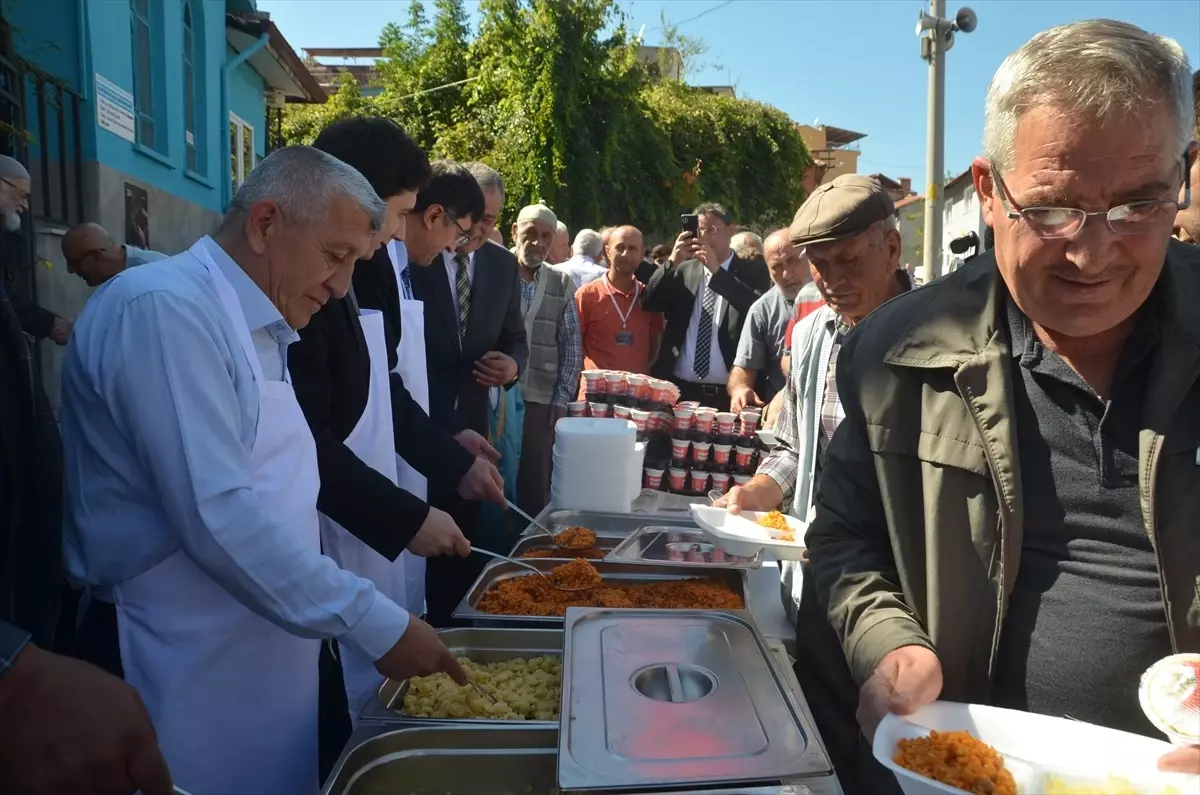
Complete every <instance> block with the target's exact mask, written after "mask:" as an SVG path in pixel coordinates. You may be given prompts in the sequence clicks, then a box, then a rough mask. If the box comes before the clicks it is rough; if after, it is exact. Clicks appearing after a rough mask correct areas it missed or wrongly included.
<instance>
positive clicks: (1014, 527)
mask: <svg viewBox="0 0 1200 795" xmlns="http://www.w3.org/2000/svg"><path fill="white" fill-rule="evenodd" d="M1190 84H1191V68H1190V67H1189V65H1188V62H1187V58H1186V56H1185V55H1184V53H1183V51H1182V49H1181V48H1180V47H1179V45H1178V44H1177V43H1176V42H1174V41H1172V40H1170V39H1167V38H1164V37H1161V36H1156V35H1153V34H1149V33H1146V32H1145V31H1142V30H1140V29H1138V28H1136V27H1134V26H1132V25H1128V24H1125V23H1120V22H1113V21H1109V20H1092V21H1085V22H1077V23H1072V24H1068V25H1063V26H1060V27H1056V28H1053V29H1051V30H1048V31H1045V32H1043V33H1040V34H1038V35H1037V36H1035V37H1034V38H1033V39H1031V40H1030V41H1029V42H1028V43H1027V44H1025V45H1023V46H1022V47H1021V48H1020V49H1018V50H1017V51H1016V52H1014V53H1013V54H1012V55H1010V56H1009V57H1008V58H1007V59H1006V60H1005V61H1004V63H1003V64H1002V65H1001V66H1000V69H999V71H998V72H997V74H996V76H995V78H994V79H993V81H992V84H991V88H990V89H989V91H988V96H987V112H986V122H985V129H984V149H985V154H986V156H985V157H980V158H977V159H976V160H975V162H974V164H973V167H972V171H973V177H974V182H975V188H976V191H977V193H978V194H979V197H980V202H981V205H982V211H983V217H984V220H985V221H986V223H987V224H988V225H989V226H991V227H992V228H993V229H994V230H995V248H994V249H993V250H992V251H988V252H986V253H984V254H981V255H980V256H979V257H978V258H977V259H976V260H974V261H973V263H972V267H970V268H964V269H962V270H959V271H956V272H954V273H952V274H950V275H949V276H947V277H946V278H944V279H942V280H939V281H937V282H935V283H933V284H931V285H929V286H926V287H924V288H922V289H921V290H917V291H914V292H912V293H910V294H908V295H906V296H901V297H899V298H897V299H896V300H893V301H891V302H890V303H888V304H885V305H884V306H882V307H881V308H879V309H878V310H876V311H875V313H873V314H872V315H871V316H869V317H868V318H867V319H866V320H864V321H863V323H862V324H861V325H860V326H859V327H858V328H857V329H856V330H855V331H854V332H853V333H851V334H850V335H848V337H847V338H846V341H845V343H844V345H843V347H842V350H841V356H840V357H839V359H838V379H837V380H838V391H839V395H840V397H841V401H842V407H843V410H844V413H845V419H844V420H843V421H842V423H841V425H840V426H839V428H838V430H837V432H836V433H835V434H834V436H833V438H832V440H831V441H830V443H829V445H828V448H827V450H826V456H825V460H824V466H823V469H822V478H821V485H820V489H819V492H818V495H817V501H816V509H815V515H814V519H813V521H812V523H811V524H810V525H809V527H808V530H807V534H806V543H807V546H808V549H809V553H810V556H811V563H810V575H811V576H812V577H813V578H814V579H815V581H816V582H815V586H816V592H817V594H818V595H819V598H820V600H821V602H822V604H823V605H824V606H825V608H826V613H827V616H828V618H829V620H830V623H831V624H832V626H833V627H834V630H835V631H836V632H837V633H838V635H839V637H840V640H841V642H842V647H843V650H844V652H845V654H846V659H847V661H848V663H849V666H850V670H851V672H852V673H853V675H854V678H855V680H856V682H857V684H858V685H859V687H860V690H859V705H858V710H857V717H858V720H859V723H860V726H861V727H862V729H863V731H864V732H865V733H866V734H867V736H868V737H871V736H872V735H873V734H874V731H875V729H876V727H877V725H878V723H879V721H880V720H881V719H882V718H883V717H884V715H885V714H887V713H889V712H893V713H900V714H908V713H911V712H912V711H914V710H916V709H918V708H919V707H921V706H923V705H925V704H928V703H930V702H932V701H934V700H935V699H943V700H950V701H962V702H973V703H982V704H992V705H994V706H1000V707H1008V708H1013V709H1018V710H1025V711H1029V712H1034V713H1040V714H1044V715H1052V716H1056V717H1064V716H1070V717H1072V718H1077V719H1079V720H1082V721H1087V722H1092V723H1097V724H1100V725H1103V726H1108V727H1111V728H1115V729H1121V730H1125V731H1130V732H1135V733H1139V734H1144V735H1148V736H1151V737H1158V738H1160V739H1161V733H1160V732H1159V731H1158V730H1157V729H1155V727H1154V726H1153V725H1152V724H1151V723H1150V721H1149V720H1148V719H1147V718H1146V716H1145V715H1144V714H1143V713H1142V709H1141V707H1140V706H1139V702H1138V682H1139V678H1140V677H1141V675H1142V673H1143V672H1144V671H1145V670H1146V669H1147V667H1149V666H1150V665H1151V664H1152V663H1154V662H1156V661H1158V660H1160V659H1162V658H1163V657H1166V656H1168V655H1170V654H1172V653H1175V652H1200V595H1198V594H1197V592H1196V582H1197V580H1196V575H1197V572H1200V543H1197V536H1196V532H1195V529H1196V517H1197V516H1198V515H1200V452H1198V450H1197V447H1198V445H1200V424H1198V423H1197V417H1200V314H1198V313H1197V312H1196V306H1197V305H1198V304H1200V252H1198V251H1197V250H1196V249H1194V248H1192V247H1189V246H1185V245H1183V244H1181V243H1179V242H1177V241H1174V240H1172V239H1171V230H1172V223H1173V219H1174V217H1175V214H1176V212H1177V210H1178V209H1179V207H1180V206H1181V205H1182V204H1185V203H1186V202H1187V201H1188V200H1189V199H1190V193H1191V191H1190V190H1189V189H1187V188H1186V187H1185V188H1184V190H1183V196H1182V201H1180V199H1179V194H1180V188H1181V186H1183V185H1184V182H1185V178H1186V175H1187V173H1188V170H1189V167H1190V165H1191V163H1192V162H1193V160H1194V158H1195V156H1196V148H1197V144H1196V143H1195V142H1194V141H1192V140H1191V130H1192V122H1193V115H1192V114H1193V105H1192V96H1191V92H1190V90H1187V89H1190ZM1160 764H1161V765H1163V766H1164V767H1168V766H1170V767H1175V768H1176V769H1192V772H1200V749H1182V750H1181V751H1180V752H1178V753H1177V754H1172V755H1171V756H1170V757H1164V759H1163V761H1162V762H1161V763H1160Z"/></svg>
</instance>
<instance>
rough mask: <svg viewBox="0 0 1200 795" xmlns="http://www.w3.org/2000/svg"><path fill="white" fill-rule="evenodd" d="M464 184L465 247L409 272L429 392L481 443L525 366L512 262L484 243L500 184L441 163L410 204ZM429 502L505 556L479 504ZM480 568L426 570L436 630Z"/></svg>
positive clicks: (452, 564) (439, 562)
mask: <svg viewBox="0 0 1200 795" xmlns="http://www.w3.org/2000/svg"><path fill="white" fill-rule="evenodd" d="M467 180H472V181H473V182H474V184H475V185H476V186H477V188H478V190H479V195H480V197H481V198H482V200H483V208H482V211H481V212H480V214H479V216H478V218H477V219H476V221H475V223H473V224H472V226H471V228H470V230H469V231H468V233H467V236H466V239H465V240H464V239H462V238H460V239H459V240H457V241H456V242H457V245H456V246H455V247H454V248H453V249H447V248H442V249H441V250H440V251H438V252H437V253H436V254H435V255H434V258H433V264H432V265H431V266H430V267H428V268H421V267H418V268H415V269H413V271H412V289H413V295H414V296H415V297H416V298H417V299H418V300H419V301H421V302H422V303H423V305H424V326H425V352H424V356H425V362H426V367H427V372H428V374H429V385H430V392H431V394H433V395H436V399H437V400H438V401H440V402H441V403H442V404H443V405H444V406H445V407H448V408H449V409H450V410H451V411H453V413H454V417H453V420H452V421H453V423H454V425H455V427H456V428H457V427H459V426H461V427H463V428H466V429H468V430H470V431H471V432H472V433H475V434H478V435H479V436H480V438H484V437H487V436H488V417H489V414H490V411H491V397H492V391H493V390H497V391H499V390H503V391H508V390H511V389H514V388H515V387H516V385H517V379H518V376H519V374H520V372H521V371H522V370H523V369H524V368H525V362H526V361H527V358H528V346H527V345H526V342H525V325H524V323H523V322H522V319H521V292H520V288H519V287H518V276H517V260H516V257H514V256H513V255H512V254H511V253H509V252H508V251H507V250H506V249H504V248H501V247H500V246H497V245H496V244H495V243H492V242H490V241H489V240H488V238H487V235H488V234H489V232H490V231H491V229H492V228H494V227H495V224H496V220H497V218H498V217H499V214H500V211H501V209H502V208H503V207H504V180H503V179H501V177H500V174H499V173H497V172H496V171H495V170H494V169H491V168H489V167H488V166H485V165H484V164H482V163H471V164H468V165H466V166H461V165H450V164H446V165H445V167H444V171H443V172H442V173H441V174H439V175H437V176H435V177H434V180H433V181H432V182H431V183H430V184H429V185H428V186H426V187H425V188H423V189H422V190H421V194H420V195H419V196H418V197H417V203H418V205H426V204H429V203H431V202H436V201H440V200H443V197H446V196H448V195H450V192H451V191H456V190H460V188H459V187H458V186H459V185H460V184H465V183H466V182H467ZM464 192H465V191H464ZM414 226H415V225H414ZM428 229H436V228H435V227H423V228H422V229H421V230H417V231H416V238H417V239H414V240H413V241H411V243H412V253H413V254H414V255H416V256H419V257H421V259H423V258H424V251H425V250H426V246H427V244H428V243H429V242H430V237H431V235H430V234H426V231H425V230H428ZM433 242H441V241H433ZM497 397H499V395H498V394H497ZM434 498H435V504H437V505H439V506H440V507H443V508H445V509H446V510H447V511H449V512H450V514H451V515H452V516H454V517H455V518H456V519H457V520H458V522H459V524H460V525H461V526H462V527H463V529H464V530H465V531H466V532H467V534H468V536H469V537H470V539H471V544H472V546H476V547H480V548H483V549H491V550H493V551H497V552H501V553H507V552H508V551H509V550H510V549H511V548H512V545H511V544H510V543H508V536H507V534H506V533H502V534H496V533H488V534H486V535H485V534H484V533H483V532H482V530H483V528H481V527H480V526H479V518H480V508H481V507H482V506H480V505H479V504H478V503H473V502H466V501H464V500H462V499H461V498H460V497H459V495H457V494H440V495H439V494H436V493H435V495H434ZM489 529H490V525H489ZM485 562H486V559H485V558H484V557H483V556H481V555H476V556H474V557H473V558H466V559H454V558H441V559H431V560H429V561H428V562H427V567H426V570H425V582H426V592H425V593H426V603H427V606H428V615H429V620H430V621H431V622H432V623H433V624H434V625H435V626H448V625H450V623H451V614H452V613H453V612H454V608H455V607H457V606H458V602H459V600H461V599H462V597H463V595H464V594H466V592H467V589H468V588H470V586H471V583H472V582H474V580H475V577H476V576H477V575H478V574H479V572H480V571H481V570H482V569H483V566H484V564H485Z"/></svg>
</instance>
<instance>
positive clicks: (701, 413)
mask: <svg viewBox="0 0 1200 795" xmlns="http://www.w3.org/2000/svg"><path fill="white" fill-rule="evenodd" d="M716 419H717V412H715V411H710V410H708V409H696V417H695V419H694V420H693V421H692V424H693V425H695V426H696V430H698V431H700V433H712V429H713V423H714V422H715V421H716Z"/></svg>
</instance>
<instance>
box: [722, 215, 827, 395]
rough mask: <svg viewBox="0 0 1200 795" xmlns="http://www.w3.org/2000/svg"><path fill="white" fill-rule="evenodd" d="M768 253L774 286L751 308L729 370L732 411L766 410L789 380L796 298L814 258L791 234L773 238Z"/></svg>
mask: <svg viewBox="0 0 1200 795" xmlns="http://www.w3.org/2000/svg"><path fill="white" fill-rule="evenodd" d="M763 249H764V253H765V254H766V260H767V270H768V271H769V272H770V274H771V281H772V282H773V283H774V284H773V286H772V287H771V289H770V290H767V292H766V293H764V294H763V296H762V297H761V298H759V299H758V300H757V301H755V302H754V304H753V305H751V307H750V314H749V315H748V316H747V317H746V324H745V325H744V326H742V336H741V339H740V340H739V341H738V347H737V354H736V355H735V356H734V357H733V369H732V370H730V371H729V386H728V389H729V407H730V410H731V411H741V410H742V409H743V408H745V407H747V406H763V405H766V404H768V403H770V402H771V399H772V398H773V397H775V395H776V394H778V393H779V392H780V391H782V390H783V387H784V384H785V383H786V377H785V376H784V373H783V370H782V367H781V365H780V359H781V358H782V357H783V355H784V354H785V353H787V350H788V345H787V339H786V336H787V335H786V334H785V333H784V332H785V331H786V329H787V325H788V319H789V318H790V317H791V316H792V306H793V305H794V304H795V301H796V296H797V295H798V294H799V292H800V288H802V287H803V286H804V284H805V282H807V281H808V259H807V258H806V257H805V256H804V250H803V249H801V248H799V247H797V246H793V245H792V242H791V240H790V239H789V237H788V230H787V229H780V230H779V231H777V232H773V233H772V234H770V235H768V236H767V240H766V242H765V243H764V244H763Z"/></svg>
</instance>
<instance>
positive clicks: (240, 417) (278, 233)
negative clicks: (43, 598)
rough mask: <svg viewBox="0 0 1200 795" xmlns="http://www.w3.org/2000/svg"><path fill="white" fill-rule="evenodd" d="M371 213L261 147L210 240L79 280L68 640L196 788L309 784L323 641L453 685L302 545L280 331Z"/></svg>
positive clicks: (341, 274)
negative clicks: (124, 698) (87, 285)
mask: <svg viewBox="0 0 1200 795" xmlns="http://www.w3.org/2000/svg"><path fill="white" fill-rule="evenodd" d="M385 211H386V206H385V205H384V203H383V201H382V200H380V199H379V198H378V196H376V195H375V192H374V191H373V190H372V189H371V187H370V185H369V184H368V183H367V182H366V181H365V180H364V179H363V178H362V176H361V175H360V174H358V172H356V171H354V170H353V169H352V168H350V167H348V166H346V165H345V164H344V163H341V162H340V161H338V160H336V159H335V158H332V157H330V156H328V155H326V154H324V153H321V152H318V151H317V150H315V149H311V148H308V147H288V148H285V149H281V150H278V151H276V152H275V153H273V154H272V155H271V156H270V157H268V158H267V159H265V160H263V161H262V162H261V163H260V164H259V166H258V167H257V168H256V169H255V171H254V172H253V173H252V174H251V176H250V177H249V178H248V179H247V180H246V182H245V183H243V185H242V186H241V188H239V190H238V193H237V195H236V196H235V197H234V201H233V203H232V206H231V208H230V212H229V214H228V215H227V216H226V218H225V220H224V222H223V223H222V226H221V228H220V230H219V231H218V232H217V234H216V237H215V239H214V238H207V237H206V238H203V239H202V240H200V241H199V242H198V243H196V244H195V245H194V246H193V247H192V248H191V249H190V250H189V251H187V252H185V253H183V254H180V255H178V256H176V257H172V258H170V259H168V260H164V261H163V262H161V263H159V264H157V265H156V266H155V267H154V268H137V269H133V270H130V271H127V272H124V273H122V274H120V275H119V276H117V277H116V278H114V279H112V280H111V281H110V282H108V283H107V284H106V285H105V286H103V287H102V288H100V290H98V291H97V292H96V294H95V295H94V296H93V297H92V299H91V300H90V301H89V303H88V306H87V307H86V308H85V310H84V312H83V314H82V316H81V317H80V319H79V323H78V324H77V326H76V337H75V339H74V341H73V343H72V345H71V346H70V348H69V349H68V352H67V356H66V359H65V361H64V366H63V409H62V425H63V443H64V448H65V454H66V459H67V461H68V462H69V465H68V467H67V477H66V486H67V507H68V512H67V513H68V520H67V529H66V533H65V542H66V562H67V565H68V569H69V571H70V573H71V575H72V576H73V577H74V578H75V579H77V580H79V581H81V582H82V583H84V584H86V585H87V586H88V590H89V594H90V596H91V600H92V603H91V605H89V607H88V609H87V613H86V615H85V616H84V620H83V623H82V627H81V637H80V647H81V648H80V651H81V654H82V655H83V656H85V658H88V659H91V660H92V661H94V662H97V663H98V664H101V665H102V666H104V667H107V668H108V669H109V670H114V669H115V672H117V673H119V674H120V675H122V676H123V677H124V678H125V679H126V681H127V682H129V683H130V684H131V685H132V686H133V687H134V688H135V689H136V690H137V691H138V693H139V694H140V695H141V697H142V699H143V701H144V702H145V704H146V709H147V711H148V712H149V714H150V717H151V720H152V722H153V724H154V727H155V730H156V732H157V734H158V739H159V743H160V745H161V747H162V751H163V755H164V756H165V758H166V760H167V763H168V765H169V766H170V768H171V772H172V776H173V778H174V781H175V783H176V784H178V785H179V786H180V787H182V788H184V789H186V790H188V791H190V792H192V793H194V794H195V795H225V794H226V793H235V792H236V793H239V795H256V794H258V795H284V794H285V793H289V794H290V793H315V792H316V791H317V789H318V786H319V781H318V771H317V701H318V677H317V656H318V650H319V645H320V639H322V638H337V639H338V640H339V642H340V643H342V644H343V645H344V646H345V647H347V648H353V649H355V650H357V651H358V652H360V653H362V654H363V655H365V656H367V657H368V658H370V659H372V660H375V661H376V663H375V664H376V666H377V667H378V669H379V671H380V672H381V673H382V674H384V675H387V676H392V677H396V678H403V677H407V676H411V675H414V674H417V673H420V672H433V671H438V670H445V671H447V672H449V673H451V675H452V676H454V677H455V678H456V679H458V680H460V681H464V682H465V676H464V675H463V673H462V671H461V669H460V668H459V667H458V665H457V663H455V662H454V660H453V657H452V655H450V653H449V651H448V650H446V648H445V646H444V645H443V644H441V642H440V641H439V640H438V639H437V636H436V634H435V633H433V631H432V630H431V629H430V628H429V627H428V625H426V624H424V623H423V622H421V621H419V620H418V619H413V618H410V616H409V615H408V613H407V612H405V611H404V610H403V609H402V608H401V607H399V606H397V605H396V604H395V603H394V602H393V601H392V600H390V599H388V598H387V596H386V595H384V594H383V593H381V592H380V590H379V589H377V588H376V587H375V586H374V585H373V584H372V583H371V582H370V581H368V580H366V579H363V578H361V577H359V576H357V575H355V574H353V573H351V572H347V571H345V570H343V569H340V568H339V567H338V566H337V565H336V564H335V563H334V562H333V561H332V560H330V559H329V558H327V557H325V556H323V555H321V553H320V522H319V518H318V514H317V511H316V504H315V503H316V495H317V492H318V491H319V489H320V481H319V479H318V475H317V465H316V453H315V449H314V445H313V438H312V435H311V434H310V433H309V432H308V429H307V424H306V423H305V421H304V417H303V415H302V413H301V411H300V407H299V405H298V403H297V401H296V397H295V394H294V392H293V390H292V387H291V385H290V383H289V379H288V376H287V367H286V353H287V347H288V345H289V344H290V343H291V342H292V340H293V338H294V332H293V329H296V328H301V327H303V326H304V325H305V324H306V323H307V322H308V320H309V318H310V316H311V315H312V313H313V312H314V311H316V309H317V308H319V307H320V306H321V304H322V303H324V302H325V301H327V300H329V298H330V297H331V296H336V295H342V294H345V292H346V290H347V287H348V285H349V281H350V274H351V268H352V264H353V262H354V261H355V260H356V259H357V258H358V257H359V256H360V255H361V254H362V253H363V252H364V251H365V250H366V249H367V247H368V245H369V242H370V240H371V238H372V236H373V235H374V234H375V233H376V232H377V231H378V230H379V228H380V226H381V225H382V224H383V222H384V216H385ZM114 635H115V641H116V643H115V646H116V648H114V644H113V641H114V637H113V636H114Z"/></svg>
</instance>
